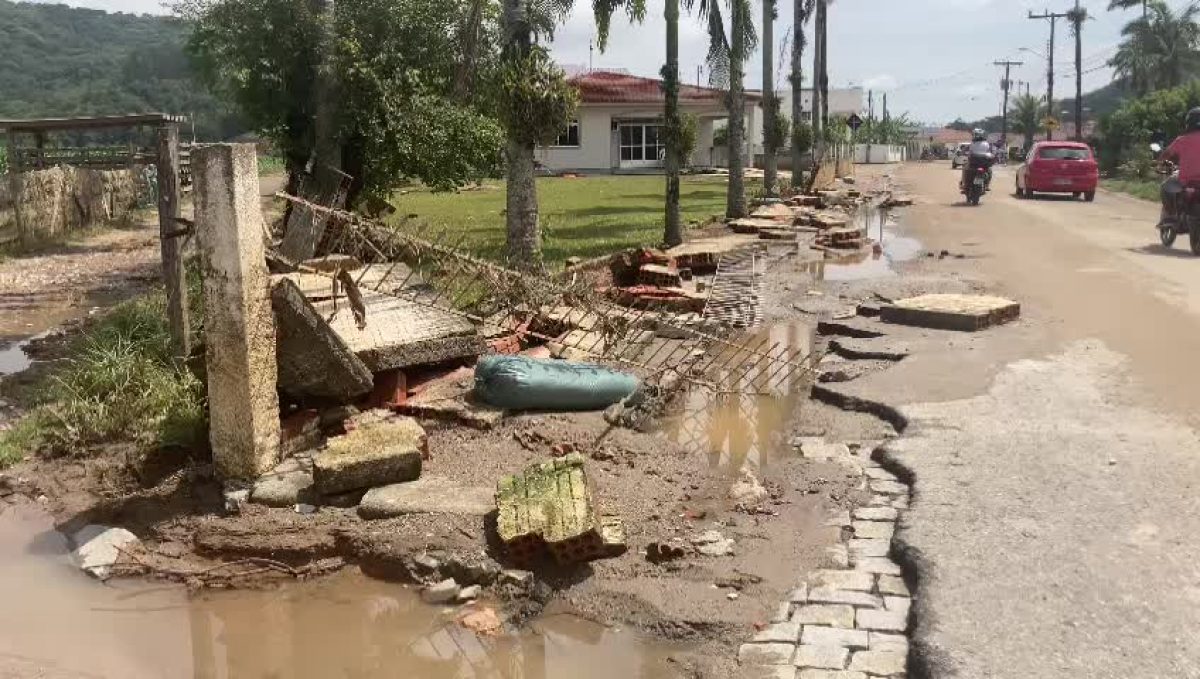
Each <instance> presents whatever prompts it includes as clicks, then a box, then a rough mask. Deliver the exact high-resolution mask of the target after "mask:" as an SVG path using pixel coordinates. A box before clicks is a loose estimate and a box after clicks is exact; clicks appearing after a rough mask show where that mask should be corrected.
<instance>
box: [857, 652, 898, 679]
mask: <svg viewBox="0 0 1200 679" xmlns="http://www.w3.org/2000/svg"><path fill="white" fill-rule="evenodd" d="M905 658H906V654H904V653H900V652H898V651H859V652H857V653H855V654H854V656H853V657H851V658H850V669H851V670H856V671H859V672H866V673H868V674H874V675H882V676H891V675H894V674H904V672H905V664H906V663H905Z"/></svg>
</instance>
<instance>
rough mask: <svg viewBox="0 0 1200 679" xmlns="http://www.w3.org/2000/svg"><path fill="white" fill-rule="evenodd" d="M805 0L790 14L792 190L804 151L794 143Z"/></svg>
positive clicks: (797, 0)
mask: <svg viewBox="0 0 1200 679" xmlns="http://www.w3.org/2000/svg"><path fill="white" fill-rule="evenodd" d="M804 3H805V0H794V5H793V12H792V26H793V28H792V77H791V85H792V190H793V191H795V190H798V189H799V187H800V164H801V163H802V162H804V157H803V156H804V149H801V148H800V145H799V144H797V143H796V137H797V136H799V133H798V131H799V128H800V126H801V125H803V124H804V123H803V118H804V96H803V94H804V40H805V38H804V24H805V23H807V21H808V17H807V16H806V15H805V12H804Z"/></svg>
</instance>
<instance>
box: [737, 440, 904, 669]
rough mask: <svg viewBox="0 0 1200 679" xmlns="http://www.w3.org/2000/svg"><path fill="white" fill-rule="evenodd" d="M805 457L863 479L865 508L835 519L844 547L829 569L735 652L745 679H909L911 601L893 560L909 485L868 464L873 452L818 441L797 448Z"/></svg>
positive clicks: (834, 553)
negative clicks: (866, 498) (834, 464)
mask: <svg viewBox="0 0 1200 679" xmlns="http://www.w3.org/2000/svg"><path fill="white" fill-rule="evenodd" d="M796 443H797V444H798V447H799V448H800V450H801V453H802V454H803V455H804V456H805V457H808V458H815V459H823V460H829V461H833V462H837V463H839V464H842V465H844V466H846V467H849V468H851V469H855V470H858V471H860V472H861V473H862V477H863V484H864V486H865V487H866V488H868V489H869V490H870V491H871V500H870V503H869V504H868V505H867V506H864V507H858V508H856V509H855V510H854V511H853V512H852V513H851V512H841V513H840V514H837V515H834V516H832V517H830V519H829V521H828V523H827V524H826V525H828V526H829V527H830V528H831V529H836V530H838V531H840V534H841V544H839V545H836V546H834V547H831V548H830V551H829V553H828V555H827V568H825V569H823V570H818V571H815V572H813V573H810V574H809V575H808V578H807V580H806V581H804V582H801V583H799V586H797V587H796V589H795V590H793V591H792V593H791V595H790V596H789V600H788V601H785V602H783V603H781V604H780V605H779V610H778V611H777V612H776V614H775V617H774V619H773V620H772V621H771V624H770V626H768V627H767V628H766V629H764V630H763V631H762V632H760V633H758V634H757V635H756V636H755V637H754V638H753V639H752V640H751V641H750V642H748V643H746V644H743V645H742V646H741V648H740V649H739V650H738V662H739V664H740V665H741V672H740V675H739V676H741V677H745V678H746V679H750V678H762V679H868V677H886V678H888V679H897V678H901V677H907V676H908V675H907V658H908V637H907V634H906V633H907V631H908V629H909V625H908V616H909V608H910V604H911V602H912V597H911V594H910V591H909V588H908V586H907V584H906V583H905V579H904V577H903V574H902V573H901V568H900V565H899V564H898V563H896V562H895V561H893V560H892V558H891V557H890V556H889V554H890V552H891V546H892V535H893V533H894V532H895V529H896V521H897V519H898V517H899V513H900V512H901V511H903V510H905V509H907V508H908V500H909V486H908V485H906V484H905V483H903V482H902V481H901V480H900V479H899V478H898V477H896V476H895V475H894V474H892V473H891V472H889V471H888V470H886V469H884V468H883V467H882V466H881V465H880V464H879V463H878V462H875V461H874V460H873V459H871V455H872V453H873V452H874V451H875V447H874V446H861V447H856V448H857V450H855V451H852V450H851V447H850V446H847V445H845V444H841V443H826V442H825V441H823V440H821V439H801V440H799V441H797V442H796Z"/></svg>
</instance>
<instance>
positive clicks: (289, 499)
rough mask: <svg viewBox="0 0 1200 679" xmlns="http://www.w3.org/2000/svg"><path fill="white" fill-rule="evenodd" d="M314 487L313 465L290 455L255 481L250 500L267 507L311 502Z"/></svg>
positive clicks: (290, 505)
mask: <svg viewBox="0 0 1200 679" xmlns="http://www.w3.org/2000/svg"><path fill="white" fill-rule="evenodd" d="M312 487H313V474H312V468H311V465H307V464H305V463H304V462H303V461H301V460H298V459H296V458H294V457H289V458H288V459H286V460H284V461H283V462H281V463H279V465H278V466H276V467H275V469H272V470H271V471H269V472H267V473H266V474H265V475H263V476H262V477H261V478H260V479H258V481H256V482H255V483H254V488H253V490H251V492H250V501H251V502H254V503H256V504H260V505H266V506H267V507H292V506H295V505H296V504H298V503H301V502H310V501H311V500H312V499H313V498H312Z"/></svg>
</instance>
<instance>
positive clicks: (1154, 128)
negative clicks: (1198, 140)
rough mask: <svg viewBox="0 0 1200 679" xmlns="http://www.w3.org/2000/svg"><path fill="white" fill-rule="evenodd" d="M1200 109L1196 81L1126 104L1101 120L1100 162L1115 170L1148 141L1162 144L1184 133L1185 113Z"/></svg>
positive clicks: (1198, 84) (1199, 97) (1199, 90)
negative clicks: (1101, 143) (1101, 142)
mask: <svg viewBox="0 0 1200 679" xmlns="http://www.w3.org/2000/svg"><path fill="white" fill-rule="evenodd" d="M1197 106H1200V81H1192V82H1189V83H1188V84H1186V85H1183V86H1182V87H1176V88H1173V89H1169V90H1160V91H1158V92H1153V93H1151V94H1148V95H1146V96H1145V97H1141V98H1138V99H1134V100H1132V101H1129V102H1126V103H1125V105H1124V106H1122V107H1121V108H1119V109H1117V111H1116V112H1114V113H1112V114H1110V115H1108V116H1105V117H1104V118H1101V120H1100V133H1101V137H1102V139H1103V145H1102V147H1101V154H1100V158H1101V162H1102V163H1103V164H1104V166H1105V167H1106V168H1107V169H1115V168H1117V167H1119V166H1120V165H1121V164H1122V163H1124V162H1125V161H1127V160H1129V159H1130V158H1131V157H1134V156H1135V155H1136V154H1137V153H1138V152H1139V151H1140V149H1141V148H1142V147H1146V146H1148V145H1149V144H1150V143H1151V142H1158V143H1160V144H1164V145H1165V144H1166V143H1168V142H1170V141H1171V140H1172V139H1174V138H1175V137H1177V136H1179V135H1180V134H1182V133H1183V131H1184V119H1185V117H1186V116H1187V112H1188V111H1189V110H1191V109H1193V108H1195V107H1197Z"/></svg>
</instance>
